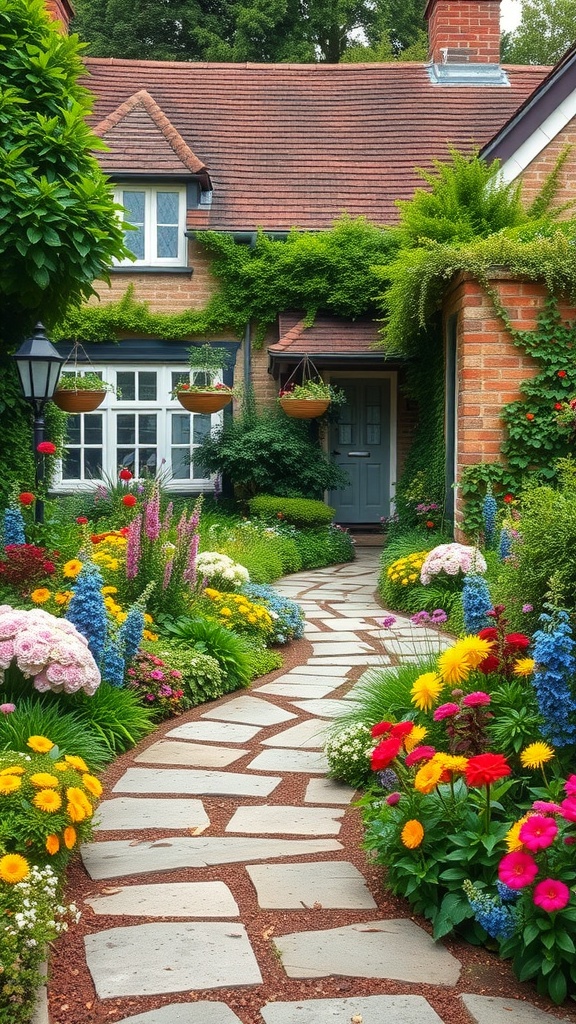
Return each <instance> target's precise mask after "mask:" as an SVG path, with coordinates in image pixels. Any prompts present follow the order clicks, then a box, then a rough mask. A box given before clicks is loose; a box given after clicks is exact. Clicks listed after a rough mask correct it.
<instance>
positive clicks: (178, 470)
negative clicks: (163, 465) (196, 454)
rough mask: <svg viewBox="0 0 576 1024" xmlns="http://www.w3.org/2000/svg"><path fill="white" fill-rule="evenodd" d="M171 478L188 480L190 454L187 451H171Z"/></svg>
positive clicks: (181, 449) (180, 449)
mask: <svg viewBox="0 0 576 1024" xmlns="http://www.w3.org/2000/svg"><path fill="white" fill-rule="evenodd" d="M172 476H173V477H174V479H175V480H189V479H190V453H189V451H188V450H187V449H185V448H173V449H172Z"/></svg>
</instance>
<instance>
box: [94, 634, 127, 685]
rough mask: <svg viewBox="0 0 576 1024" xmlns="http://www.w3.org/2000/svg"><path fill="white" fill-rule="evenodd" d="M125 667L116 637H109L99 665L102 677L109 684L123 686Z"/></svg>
mask: <svg viewBox="0 0 576 1024" xmlns="http://www.w3.org/2000/svg"><path fill="white" fill-rule="evenodd" d="M125 669H126V662H125V661H124V658H123V657H122V654H121V652H120V647H119V642H118V638H114V637H109V639H108V640H107V642H106V645H105V647H104V654H103V656H102V662H101V665H100V671H101V673H102V679H104V680H105V682H107V683H110V685H111V686H116V687H120V686H123V685H124V672H125Z"/></svg>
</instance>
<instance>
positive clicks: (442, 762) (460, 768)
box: [414, 752, 468, 794]
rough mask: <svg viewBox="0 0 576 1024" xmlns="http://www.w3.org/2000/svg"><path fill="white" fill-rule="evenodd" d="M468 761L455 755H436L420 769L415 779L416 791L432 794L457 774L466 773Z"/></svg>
mask: <svg viewBox="0 0 576 1024" xmlns="http://www.w3.org/2000/svg"><path fill="white" fill-rule="evenodd" d="M467 764H468V759H467V758H466V757H458V756H456V755H453V754H443V753H441V752H439V753H437V754H434V757H432V758H431V759H430V760H429V761H426V762H425V763H424V764H423V765H422V767H421V768H419V769H418V771H417V772H416V775H415V777H414V789H417V790H418V792H419V793H424V794H426V793H431V792H432V790H433V789H436V786H438V785H439V784H440V783H441V782H449V781H450V779H451V778H452V776H453V775H454V774H455V773H456V772H460V773H461V772H464V771H466V765H467Z"/></svg>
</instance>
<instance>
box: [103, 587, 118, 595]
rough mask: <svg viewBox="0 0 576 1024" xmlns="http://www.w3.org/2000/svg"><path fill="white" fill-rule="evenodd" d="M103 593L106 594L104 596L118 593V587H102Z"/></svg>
mask: <svg viewBox="0 0 576 1024" xmlns="http://www.w3.org/2000/svg"><path fill="white" fill-rule="evenodd" d="M101 593H102V594H104V596H106V595H107V594H117V593H118V587H102V591H101Z"/></svg>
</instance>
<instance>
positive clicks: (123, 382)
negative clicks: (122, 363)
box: [116, 370, 136, 402]
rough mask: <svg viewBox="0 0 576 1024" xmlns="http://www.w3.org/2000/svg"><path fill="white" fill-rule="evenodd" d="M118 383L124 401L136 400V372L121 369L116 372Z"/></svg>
mask: <svg viewBox="0 0 576 1024" xmlns="http://www.w3.org/2000/svg"><path fill="white" fill-rule="evenodd" d="M116 384H117V385H118V387H119V389H120V391H121V392H122V401H123V402H134V401H135V399H136V374H135V373H131V372H130V371H124V370H120V371H119V372H118V373H117V374H116Z"/></svg>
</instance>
